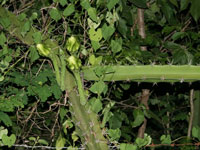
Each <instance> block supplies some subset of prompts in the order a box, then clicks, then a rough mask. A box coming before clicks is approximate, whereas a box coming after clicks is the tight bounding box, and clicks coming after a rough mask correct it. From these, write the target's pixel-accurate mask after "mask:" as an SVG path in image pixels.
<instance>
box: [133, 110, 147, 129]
mask: <svg viewBox="0 0 200 150" xmlns="http://www.w3.org/2000/svg"><path fill="white" fill-rule="evenodd" d="M133 116H134V122H132V127H133V128H134V127H137V126H139V125H141V124H142V123H143V121H144V113H143V111H142V110H141V109H134V110H133Z"/></svg>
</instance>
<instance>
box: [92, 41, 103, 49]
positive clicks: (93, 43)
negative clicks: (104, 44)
mask: <svg viewBox="0 0 200 150" xmlns="http://www.w3.org/2000/svg"><path fill="white" fill-rule="evenodd" d="M91 44H92V48H94V50H95V52H96V50H97V49H99V48H100V47H101V45H100V43H99V41H91Z"/></svg>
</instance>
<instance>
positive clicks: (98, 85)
mask: <svg viewBox="0 0 200 150" xmlns="http://www.w3.org/2000/svg"><path fill="white" fill-rule="evenodd" d="M106 87H107V85H106V84H105V83H104V82H103V81H98V82H95V83H94V84H93V85H92V86H91V88H90V91H91V92H93V93H95V94H98V95H100V94H101V93H102V92H104V91H105V89H106Z"/></svg>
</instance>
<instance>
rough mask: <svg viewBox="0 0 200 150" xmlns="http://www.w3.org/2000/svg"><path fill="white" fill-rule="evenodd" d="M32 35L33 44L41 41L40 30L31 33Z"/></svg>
mask: <svg viewBox="0 0 200 150" xmlns="http://www.w3.org/2000/svg"><path fill="white" fill-rule="evenodd" d="M32 36H33V40H34V42H35V44H39V43H41V41H42V35H41V32H35V33H33V34H32Z"/></svg>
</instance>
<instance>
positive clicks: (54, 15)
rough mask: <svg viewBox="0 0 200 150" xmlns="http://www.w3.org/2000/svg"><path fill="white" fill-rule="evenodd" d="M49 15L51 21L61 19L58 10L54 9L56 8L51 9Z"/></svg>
mask: <svg viewBox="0 0 200 150" xmlns="http://www.w3.org/2000/svg"><path fill="white" fill-rule="evenodd" d="M49 15H50V17H51V18H52V19H53V20H55V21H56V22H57V21H58V20H60V19H61V18H62V17H61V15H60V12H59V11H58V9H56V8H52V9H51V10H50V12H49Z"/></svg>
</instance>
